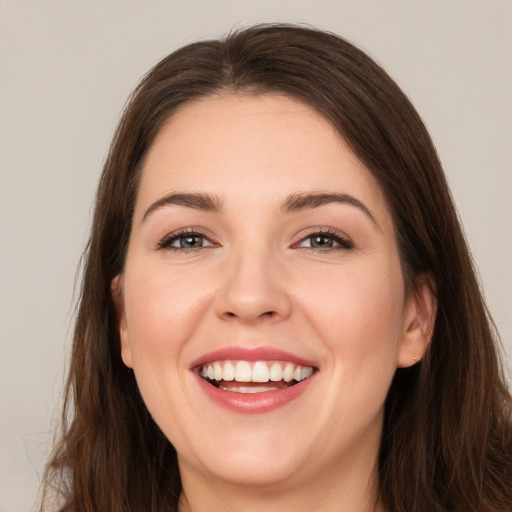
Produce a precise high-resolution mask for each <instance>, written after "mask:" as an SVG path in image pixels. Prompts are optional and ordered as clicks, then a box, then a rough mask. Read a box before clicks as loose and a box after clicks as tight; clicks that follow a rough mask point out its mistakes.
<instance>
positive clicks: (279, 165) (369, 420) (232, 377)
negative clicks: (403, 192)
mask: <svg viewBox="0 0 512 512" xmlns="http://www.w3.org/2000/svg"><path fill="white" fill-rule="evenodd" d="M119 283H120V285H121V286H120V289H121V292H122V306H120V313H121V319H120V332H121V339H122V357H123V360H124V362H125V363H126V365H128V366H129V367H132V368H133V370H134V372H135V376H136V379H137V382H138V385H139V387H140V391H141V393H142V396H143V398H144V401H145V403H146V405H147V407H148V409H149V411H150V413H151V415H152V416H153V418H154V419H155V421H156V423H157V424H158V425H159V426H160V428H161V429H162V431H163V432H164V433H165V435H166V436H167V437H168V439H169V440H170V441H171V442H172V443H173V445H174V446H175V447H176V450H177V452H178V457H179V463H180V470H181V472H182V477H183V478H184V479H186V478H187V476H190V475H196V476H197V475H210V476H211V475H213V476H217V477H218V478H220V479H221V480H223V481H228V482H232V483H239V484H250V483H252V484H275V485H287V484H290V483H294V484H301V483H304V482H310V481H311V478H312V477H314V476H322V477H323V479H324V480H323V481H324V482H327V481H328V480H329V479H334V478H338V477H339V475H340V474H342V473H346V472H347V471H354V470H361V471H363V470H364V468H366V469H368V468H369V467H373V465H374V464H375V459H376V457H377V451H378V446H379V436H380V433H381V425H382V418H383V404H384V400H385V397H386V393H387V390H388V387H389V385H390V382H391V379H392V377H393V374H394V372H395V369H396V367H397V365H404V366H405V365H408V364H413V359H412V354H413V350H414V351H416V349H417V347H416V346H414V347H413V343H412V342H411V340H410V339H409V338H410V332H411V330H412V327H411V325H412V324H413V323H414V317H415V315H416V309H417V308H416V305H415V302H414V299H413V298H408V296H406V294H405V292H404V282H403V278H402V272H401V268H400V261H399V254H398V250H397V244H396V239H395V234H394V229H393V224H392V220H391V216H390V212H389V210H388V208H387V205H386V201H385V199H384V197H383V194H382V192H381V190H380V188H379V186H378V184H377V182H376V181H375V179H374V178H373V176H372V175H371V174H370V172H368V171H367V170H366V169H365V167H364V166H363V165H362V164H361V162H360V161H359V160H358V159H357V158H356V157H355V156H354V154H353V153H352V152H351V151H350V149H349V148H348V147H347V145H346V144H345V143H344V142H343V140H342V139H341V138H340V137H339V135H338V134H337V132H336V131H335V130H334V129H333V128H332V126H331V125H330V123H329V122H327V121H326V120H325V119H324V118H323V117H322V116H321V115H319V114H318V113H317V112H316V111H315V110H313V109H312V108H310V107H309V106H306V105H304V104H303V103H301V102H299V101H296V100H294V99H290V98H288V97H285V96H280V95H260V96H251V95H235V94H225V95H218V96H212V97H208V98H204V99H201V100H199V101H196V102H193V103H190V104H187V105H186V106H184V107H183V108H182V109H181V110H180V111H178V112H177V113H176V114H174V115H173V116H172V117H171V118H170V119H169V120H168V121H167V122H166V124H165V125H164V126H163V128H162V129H161V131H160V132H159V134H158V136H157V137H156V140H155V141H154V144H153V145H152V147H151V150H150V152H149V154H148V157H147V159H146V161H145V164H144V168H143V172H142V178H141V182H140V189H139V192H138V197H137V201H136V206H135V212H134V217H133V226H132V232H131V238H130V241H129V247H128V253H127V259H126V266H125V269H124V271H123V274H122V276H121V279H120V281H119ZM116 286H117V279H116V280H115V281H114V288H115V287H116Z"/></svg>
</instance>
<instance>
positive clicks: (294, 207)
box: [142, 192, 380, 229]
mask: <svg viewBox="0 0 512 512" xmlns="http://www.w3.org/2000/svg"><path fill="white" fill-rule="evenodd" d="M330 203H342V204H348V205H350V206H355V207H356V208H358V209H359V210H361V211H362V212H363V213H364V214H365V215H366V216H367V217H368V218H369V219H370V220H371V221H372V223H373V224H374V225H375V226H376V227H377V228H378V229H380V226H379V224H378V222H377V220H376V219H375V217H374V216H373V214H372V212H371V211H370V210H369V209H368V208H367V207H366V206H365V205H364V204H363V203H362V202H361V201H359V199H356V198H355V197H353V196H351V195H349V194H342V193H337V192H335V193H333V192H297V193H295V194H292V195H290V196H288V197H287V199H286V200H285V201H284V203H283V204H282V206H281V212H282V213H293V212H299V211H304V210H310V209H314V208H319V207H321V206H324V205H327V204H330ZM168 205H178V206H185V207H188V208H193V209H195V210H202V211H206V212H212V213H219V212H221V211H222V208H223V206H222V199H221V198H220V197H218V196H215V195H212V194H206V193H201V192H186V193H180V192H173V193H171V194H168V195H166V196H164V197H162V198H160V199H158V200H157V201H155V202H154V203H152V204H151V206H150V207H149V208H148V209H147V210H146V212H145V213H144V216H143V217H142V222H144V221H145V220H146V219H147V218H148V217H149V216H150V215H151V214H152V213H153V212H155V211H156V210H158V209H160V208H162V207H164V206H168Z"/></svg>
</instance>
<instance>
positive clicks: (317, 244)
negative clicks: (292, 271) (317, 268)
mask: <svg viewBox="0 0 512 512" xmlns="http://www.w3.org/2000/svg"><path fill="white" fill-rule="evenodd" d="M297 246H298V247H304V248H307V249H318V250H324V251H325V250H331V249H332V250H336V249H353V248H354V244H353V242H352V241H351V240H349V239H348V238H347V237H345V236H343V235H341V234H340V233H337V232H332V231H319V232H316V233H311V234H309V235H308V236H306V237H304V238H302V239H301V240H300V241H299V243H298V244H297Z"/></svg>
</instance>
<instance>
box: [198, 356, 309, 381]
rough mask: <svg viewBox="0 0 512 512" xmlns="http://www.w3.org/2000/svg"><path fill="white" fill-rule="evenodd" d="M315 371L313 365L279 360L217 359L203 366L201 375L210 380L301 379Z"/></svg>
mask: <svg viewBox="0 0 512 512" xmlns="http://www.w3.org/2000/svg"><path fill="white" fill-rule="evenodd" d="M312 373H313V368H312V367H311V366H299V365H296V364H293V363H280V362H278V361H274V362H269V361H256V362H254V363H251V362H249V361H233V362H231V361H215V362H214V363H208V364H206V365H204V366H203V368H202V370H201V375H202V376H203V377H205V378H206V377H208V378H209V379H210V380H216V381H221V380H226V381H232V380H234V381H236V382H268V381H272V382H279V381H281V380H284V381H285V382H290V381H292V380H296V381H300V380H304V379H306V378H307V377H309V376H310V375H311V374H312Z"/></svg>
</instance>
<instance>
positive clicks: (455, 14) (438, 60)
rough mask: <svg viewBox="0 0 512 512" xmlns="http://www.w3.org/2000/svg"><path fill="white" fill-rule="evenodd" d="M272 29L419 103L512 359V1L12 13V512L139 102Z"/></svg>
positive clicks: (128, 4)
mask: <svg viewBox="0 0 512 512" xmlns="http://www.w3.org/2000/svg"><path fill="white" fill-rule="evenodd" d="M261 21H289V22H306V23H310V24H313V25H316V26H318V27H320V28H324V29H329V30H332V31H334V32H337V33H339V34H341V35H343V36H345V37H348V38H349V39H351V40H353V41H354V42H356V43H357V44H358V45H360V46H361V47H362V48H363V49H365V50H367V51H368V52H370V53H371V54H372V55H373V56H374V57H376V58H377V59H378V60H379V61H380V62H381V63H382V64H383V65H384V66H385V67H386V69H387V70H388V71H389V72H390V74H391V75H392V76H393V77H394V78H395V79H396V80H397V81H398V83H399V84H400V85H401V86H402V87H403V89H404V90H405V92H406V93H407V94H408V95H409V96H410V97H411V99H412V101H413V103H414V104H415V105H416V107H417V109H418V110H419V112H420V113H421V114H422V116H423V118H424V119H425V121H426V123H427V125H428V127H429V129H430V131H431V133H432V135H433V138H434V140H435V142H436V145H437V148H438V151H439V153H440V156H441V159H442V161H443V164H444V166H445V169H446V172H447V175H448V179H449V181H450V184H451V186H452V189H453V194H454V197H455V200H456V203H457V206H458V208H459V210H460V214H461V217H462V219H463V222H464V225H465V227H466V232H467V236H468V239H469V242H470V245H471V248H472V250H473V253H474V257H475V260H476V262H477V264H478V266H479V268H480V273H481V279H482V282H483V286H484V288H485V293H486V296H487V299H488V302H489V306H490V309H491V311H492V312H493V314H494V317H495V319H496V322H497V324H498V326H499V328H500V330H501V332H502V337H503V340H504V343H505V345H506V347H507V351H508V352H509V354H512V320H511V315H509V311H508V310H509V308H510V306H511V304H512V300H511V298H512V273H511V272H510V265H511V263H512V232H511V231H512V230H511V224H512V223H511V219H512V206H511V203H512V201H511V195H512V194H511V192H512V176H511V163H512V149H511V148H512V142H511V141H512V122H511V120H512V62H511V48H512V1H511V0H423V1H411V0H352V1H351V0H332V1H318V0H317V1H298V0H295V1H292V0H289V1H287V0H282V1H279V0H277V1H276V0H263V1H247V0H245V1H243V0H220V1H208V0H203V1H171V0H167V1H162V0H160V1H157V0H152V1H143V0H139V1H133V0H122V1H121V0H118V1H112V0H111V1H108V0H83V1H72V0H62V1H42V0H33V1H29V2H27V1H20V0H3V1H2V0H0V91H1V93H0V173H1V181H0V218H1V232H0V244H1V251H0V258H1V260H0V327H1V330H0V333H1V334H0V336H1V337H0V342H1V347H0V348H1V350H0V512H20V511H28V510H32V509H33V508H34V506H33V503H34V499H35V495H36V491H37V487H38V481H39V477H40V474H41V471H42V467H43V464H44V460H45V457H46V454H47V451H48V443H49V440H50V439H51V434H50V432H51V429H52V424H53V423H52V422H54V421H55V419H56V407H57V404H58V403H59V400H60V390H61V385H62V381H63V368H64V361H65V358H66V354H67V351H68V345H69V338H70V332H71V328H70V325H71V324H72V319H73V310H72V308H71V303H72V295H73V283H74V276H75V270H76V267H77V264H78V260H79V257H80V253H81V250H82V247H83V245H84V242H85V240H86V236H87V235H86V233H87V228H88V225H89V221H90V214H91V203H92V199H93V195H94V190H95V186H96V182H97V179H98V176H99V172H100V169H101V167H102V162H103V160H104V158H105V155H106V152H107V148H108V145H109V143H110V138H111V135H112V133H113V130H114V127H115V125H116V123H117V121H118V119H119V115H120V112H121V110H122V107H123V105H124V102H125V99H126V97H127V96H128V94H129V92H130V91H131V89H132V88H133V87H134V85H135V84H136V83H137V81H138V79H139V78H140V77H141V76H142V75H143V74H144V73H145V72H146V71H147V70H148V69H149V68H150V67H151V66H152V65H153V64H155V63H156V62H157V61H158V60H159V59H160V58H162V57H163V56H165V55H166V54H168V53H169V52H170V51H171V50H173V49H174V48H176V47H178V46H181V45H183V44H185V43H189V42H192V41H195V40H196V39H199V38H208V37H216V36H219V35H221V34H224V33H226V32H227V31H228V30H229V29H230V28H232V27H239V26H243V25H247V24H249V23H253V22H261ZM509 361H510V357H509ZM509 367H510V362H509Z"/></svg>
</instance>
